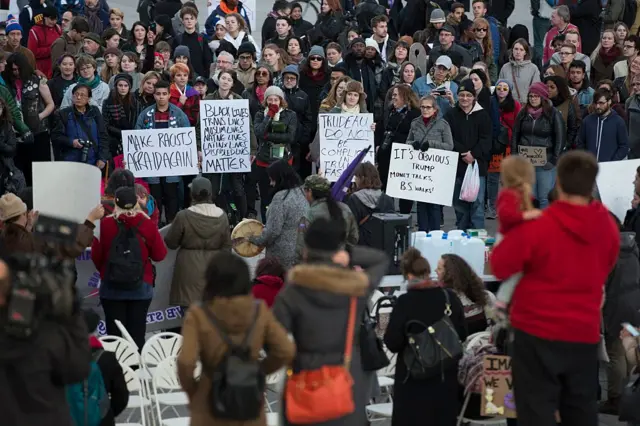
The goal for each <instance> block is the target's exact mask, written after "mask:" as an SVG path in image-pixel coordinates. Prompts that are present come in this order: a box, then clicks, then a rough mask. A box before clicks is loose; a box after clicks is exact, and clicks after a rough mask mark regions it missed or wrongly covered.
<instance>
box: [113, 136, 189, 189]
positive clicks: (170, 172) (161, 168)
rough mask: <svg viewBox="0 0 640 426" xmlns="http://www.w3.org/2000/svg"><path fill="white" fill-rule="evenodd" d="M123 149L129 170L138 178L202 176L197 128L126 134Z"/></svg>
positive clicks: (123, 138)
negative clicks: (197, 143)
mask: <svg viewBox="0 0 640 426" xmlns="http://www.w3.org/2000/svg"><path fill="white" fill-rule="evenodd" d="M122 148H123V153H124V159H125V161H126V166H127V169H129V170H131V172H132V173H133V175H134V176H135V177H137V178H146V177H165V176H185V175H197V174H198V173H200V171H199V170H198V147H197V145H196V130H195V129H194V128H193V127H183V128H179V129H149V130H123V131H122Z"/></svg>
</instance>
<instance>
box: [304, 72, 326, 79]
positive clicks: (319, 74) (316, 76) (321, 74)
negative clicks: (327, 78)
mask: <svg viewBox="0 0 640 426" xmlns="http://www.w3.org/2000/svg"><path fill="white" fill-rule="evenodd" d="M307 77H309V79H310V80H311V81H322V80H323V79H324V71H323V70H318V72H317V73H315V74H313V73H312V72H311V71H309V72H308V73H307Z"/></svg>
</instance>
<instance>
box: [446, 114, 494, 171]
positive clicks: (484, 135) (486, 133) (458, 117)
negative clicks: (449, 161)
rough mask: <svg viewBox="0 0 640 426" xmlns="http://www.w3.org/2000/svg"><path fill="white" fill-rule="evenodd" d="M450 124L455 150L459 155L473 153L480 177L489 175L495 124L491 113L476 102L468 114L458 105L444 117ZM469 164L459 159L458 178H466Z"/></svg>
mask: <svg viewBox="0 0 640 426" xmlns="http://www.w3.org/2000/svg"><path fill="white" fill-rule="evenodd" d="M444 119H445V120H447V122H448V123H449V127H450V128H451V136H452V137H453V150H454V151H457V152H459V153H463V152H469V151H470V152H471V155H473V158H475V160H476V161H477V162H478V168H479V172H480V176H486V175H487V169H488V168H489V160H490V159H491V145H492V141H493V127H492V126H493V124H492V122H491V117H490V116H489V112H488V111H486V110H484V109H482V107H481V106H480V104H479V103H478V102H476V103H475V104H474V105H473V108H472V109H471V111H470V112H469V114H467V113H466V112H464V111H463V110H462V109H461V108H460V106H458V105H456V106H455V107H454V108H451V109H450V110H449V111H447V113H446V114H445V115H444ZM466 171H467V163H465V162H464V161H463V160H462V157H460V158H458V171H457V174H456V177H457V178H461V177H462V176H464V174H465V172H466Z"/></svg>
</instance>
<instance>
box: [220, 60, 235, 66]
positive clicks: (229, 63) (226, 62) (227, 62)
mask: <svg viewBox="0 0 640 426" xmlns="http://www.w3.org/2000/svg"><path fill="white" fill-rule="evenodd" d="M218 63H219V64H227V65H232V64H233V62H231V61H225V60H220V59H218Z"/></svg>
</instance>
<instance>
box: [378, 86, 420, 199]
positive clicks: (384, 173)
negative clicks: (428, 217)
mask: <svg viewBox="0 0 640 426" xmlns="http://www.w3.org/2000/svg"><path fill="white" fill-rule="evenodd" d="M417 117H420V105H419V104H418V98H417V97H416V94H415V93H414V92H413V90H411V87H409V86H407V85H405V84H398V85H396V86H393V87H392V88H391V110H390V112H389V114H388V115H387V116H386V117H385V118H384V133H383V135H382V136H381V137H382V139H380V140H379V141H377V142H376V147H377V148H376V150H377V154H378V155H377V156H378V171H379V172H380V179H381V180H382V190H383V191H384V190H385V189H386V187H387V179H388V175H389V162H390V161H391V144H393V143H406V142H407V137H408V136H409V131H410V130H411V122H412V121H413V119H414V118H417ZM401 210H402V209H401Z"/></svg>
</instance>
